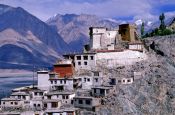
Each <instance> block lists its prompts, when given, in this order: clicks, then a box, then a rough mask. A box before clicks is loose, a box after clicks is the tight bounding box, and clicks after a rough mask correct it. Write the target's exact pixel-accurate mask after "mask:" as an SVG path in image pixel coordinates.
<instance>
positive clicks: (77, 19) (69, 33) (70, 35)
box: [46, 14, 119, 52]
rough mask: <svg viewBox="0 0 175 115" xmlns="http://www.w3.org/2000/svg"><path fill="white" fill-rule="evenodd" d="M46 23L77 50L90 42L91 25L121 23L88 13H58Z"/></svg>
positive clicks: (109, 26)
mask: <svg viewBox="0 0 175 115" xmlns="http://www.w3.org/2000/svg"><path fill="white" fill-rule="evenodd" d="M46 23H47V24H48V25H50V26H51V27H52V28H53V29H55V30H56V31H57V32H58V34H60V35H61V37H62V38H63V39H64V41H65V42H66V43H68V44H69V46H70V47H71V48H72V49H73V51H76V52H77V51H78V52H81V51H82V49H83V46H84V45H85V44H87V43H88V42H89V27H91V26H94V27H96V26H99V27H107V28H109V29H110V28H116V27H117V26H118V25H119V22H116V21H113V20H109V19H103V18H99V17H98V16H95V15H88V14H81V15H76V14H65V15H60V14H57V15H55V16H53V17H51V18H50V19H48V20H47V21H46Z"/></svg>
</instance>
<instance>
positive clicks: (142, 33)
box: [141, 22, 145, 37]
mask: <svg viewBox="0 0 175 115" xmlns="http://www.w3.org/2000/svg"><path fill="white" fill-rule="evenodd" d="M144 29H145V24H144V22H142V26H141V36H142V37H143V36H144Z"/></svg>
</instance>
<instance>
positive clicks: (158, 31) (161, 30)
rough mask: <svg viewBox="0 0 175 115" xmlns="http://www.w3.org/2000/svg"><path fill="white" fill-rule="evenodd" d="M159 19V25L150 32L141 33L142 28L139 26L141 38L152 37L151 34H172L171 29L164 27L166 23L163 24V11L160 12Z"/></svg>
mask: <svg viewBox="0 0 175 115" xmlns="http://www.w3.org/2000/svg"><path fill="white" fill-rule="evenodd" d="M159 20H160V26H159V28H155V29H154V30H153V31H152V32H151V33H146V34H145V35H142V29H143V28H142V27H141V35H142V38H146V37H153V36H165V35H171V34H174V32H173V31H171V30H170V29H168V28H166V25H165V15H164V13H162V14H161V15H160V16H159ZM143 30H144V29H143Z"/></svg>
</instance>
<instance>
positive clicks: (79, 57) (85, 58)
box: [76, 56, 94, 60]
mask: <svg viewBox="0 0 175 115" xmlns="http://www.w3.org/2000/svg"><path fill="white" fill-rule="evenodd" d="M76 57H77V60H81V56H76ZM88 58H90V60H94V56H90V57H88V56H83V60H88Z"/></svg>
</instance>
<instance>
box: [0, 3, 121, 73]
mask: <svg viewBox="0 0 175 115" xmlns="http://www.w3.org/2000/svg"><path fill="white" fill-rule="evenodd" d="M117 25H118V23H116V22H113V21H110V20H107V19H101V18H99V17H97V16H94V15H86V14H82V15H75V14H66V15H59V14H57V15H56V16H54V17H52V18H50V19H49V20H47V21H46V22H43V21H41V20H39V19H38V18H37V17H35V16H33V15H32V14H30V13H29V12H27V11H26V10H24V9H23V8H20V7H17V8H14V7H11V6H7V5H2V4H1V5H0V69H14V68H15V69H30V70H31V69H32V68H33V66H34V65H35V66H38V68H42V67H48V66H51V65H52V64H54V63H55V62H56V60H57V59H59V58H62V54H64V53H70V52H73V51H75V52H81V51H82V50H83V45H84V44H87V43H88V41H89V35H88V33H89V32H88V30H89V29H88V28H89V27H90V26H105V27H109V28H114V27H116V26H117Z"/></svg>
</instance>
